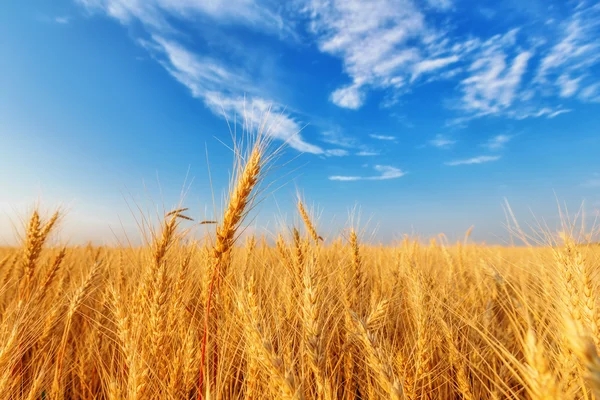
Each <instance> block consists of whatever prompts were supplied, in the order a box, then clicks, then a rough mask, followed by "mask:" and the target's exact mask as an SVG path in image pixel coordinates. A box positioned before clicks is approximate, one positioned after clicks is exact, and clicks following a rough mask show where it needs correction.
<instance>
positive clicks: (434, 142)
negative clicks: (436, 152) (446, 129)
mask: <svg viewBox="0 0 600 400" xmlns="http://www.w3.org/2000/svg"><path fill="white" fill-rule="evenodd" d="M427 143H428V144H429V145H430V146H433V147H437V148H438V149H449V148H450V147H452V146H454V145H455V144H456V140H453V139H449V138H447V137H446V136H444V135H442V134H437V135H435V138H433V139H431V140H429V141H428V142H427Z"/></svg>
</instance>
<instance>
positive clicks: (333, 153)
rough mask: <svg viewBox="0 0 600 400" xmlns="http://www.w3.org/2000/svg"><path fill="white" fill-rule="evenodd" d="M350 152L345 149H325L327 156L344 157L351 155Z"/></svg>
mask: <svg viewBox="0 0 600 400" xmlns="http://www.w3.org/2000/svg"><path fill="white" fill-rule="evenodd" d="M349 154H350V152H348V150H344V149H329V150H325V155H327V156H332V157H344V156H347V155H349Z"/></svg>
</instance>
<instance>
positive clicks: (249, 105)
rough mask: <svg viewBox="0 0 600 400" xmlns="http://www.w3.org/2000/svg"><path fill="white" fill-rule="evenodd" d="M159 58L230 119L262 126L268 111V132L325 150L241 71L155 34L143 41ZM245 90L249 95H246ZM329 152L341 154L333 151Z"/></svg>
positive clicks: (319, 151)
mask: <svg viewBox="0 0 600 400" xmlns="http://www.w3.org/2000/svg"><path fill="white" fill-rule="evenodd" d="M144 45H145V46H146V48H148V49H149V50H151V51H152V52H153V54H154V55H155V56H156V57H157V58H158V60H159V62H160V63H161V64H162V65H163V67H164V68H165V69H166V70H167V71H168V72H169V73H170V74H171V75H172V76H173V77H174V78H175V79H177V80H178V81H179V82H181V83H182V84H183V85H185V86H186V87H187V88H188V89H189V90H190V92H191V93H192V95H193V96H194V97H196V98H199V99H201V100H202V101H203V102H204V104H205V105H206V106H207V107H208V108H209V109H210V110H211V111H212V112H213V113H214V114H215V115H218V116H222V115H223V113H225V116H227V117H228V118H230V119H233V116H234V115H240V116H244V118H245V119H246V120H247V123H250V124H252V125H253V126H255V127H258V126H260V123H261V119H262V118H263V117H264V116H265V115H266V114H267V113H269V114H270V115H271V116H272V121H271V124H270V126H269V129H268V134H269V135H271V136H272V137H274V138H276V139H280V140H283V141H285V142H286V143H287V144H288V145H289V146H290V147H292V148H294V149H296V150H299V151H302V152H306V153H313V154H325V155H327V152H326V151H325V150H323V149H322V148H321V147H319V146H317V145H314V144H310V143H308V142H306V141H305V140H304V138H303V137H302V135H301V134H300V131H301V127H302V126H301V125H300V123H298V121H296V120H295V119H294V118H293V117H292V116H291V115H289V114H286V113H285V112H284V111H283V107H282V106H280V105H278V104H277V103H276V102H273V101H271V100H267V99H264V98H262V97H261V96H260V95H259V94H258V93H257V92H258V90H257V89H256V87H254V86H253V84H252V82H251V81H250V79H249V78H248V77H246V76H244V74H243V73H242V72H239V71H233V70H231V69H230V68H228V67H226V66H225V65H223V64H222V63H219V62H218V61H217V60H214V59H211V58H209V57H201V56H198V55H196V54H194V53H192V52H190V51H188V50H187V49H186V48H184V47H183V46H182V45H181V44H179V43H178V42H175V41H172V40H168V39H165V38H163V37H161V36H157V35H154V36H153V42H152V43H147V42H146V43H144ZM245 93H248V94H249V96H248V97H245ZM329 155H341V153H340V152H339V151H333V152H332V153H330V154H329Z"/></svg>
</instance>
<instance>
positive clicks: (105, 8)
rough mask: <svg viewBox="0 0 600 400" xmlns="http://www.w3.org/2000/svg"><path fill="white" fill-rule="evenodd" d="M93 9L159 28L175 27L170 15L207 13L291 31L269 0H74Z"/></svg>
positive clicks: (187, 16)
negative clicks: (170, 20)
mask: <svg viewBox="0 0 600 400" xmlns="http://www.w3.org/2000/svg"><path fill="white" fill-rule="evenodd" d="M75 1H76V2H78V3H80V4H82V5H83V6H84V7H86V8H87V9H88V10H90V11H100V12H104V13H106V14H108V15H110V16H111V17H113V18H116V19H118V20H119V21H120V22H121V23H124V24H127V23H129V22H130V21H131V20H134V19H137V20H139V21H141V22H142V23H143V24H144V25H146V26H148V27H150V28H152V29H155V30H159V31H163V32H164V31H170V30H172V29H173V27H172V25H171V24H170V23H169V22H168V20H169V18H168V17H169V16H170V17H178V18H182V19H194V18H195V17H197V16H198V15H206V16H209V17H211V18H214V19H217V20H219V21H221V22H225V23H235V24H241V25H249V26H252V27H254V28H256V29H259V30H263V31H273V32H278V33H290V32H291V30H290V28H289V27H288V26H287V25H286V24H285V22H284V20H283V18H282V17H281V16H280V15H279V14H277V13H276V12H274V11H273V8H274V7H272V5H271V4H269V2H268V1H251V0H210V1H204V0H75Z"/></svg>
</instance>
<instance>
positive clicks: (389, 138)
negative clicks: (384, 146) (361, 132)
mask: <svg viewBox="0 0 600 400" xmlns="http://www.w3.org/2000/svg"><path fill="white" fill-rule="evenodd" d="M369 137H371V138H373V139H377V140H387V141H394V140H396V137H395V136H390V135H377V134H374V133H371V134H369Z"/></svg>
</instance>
